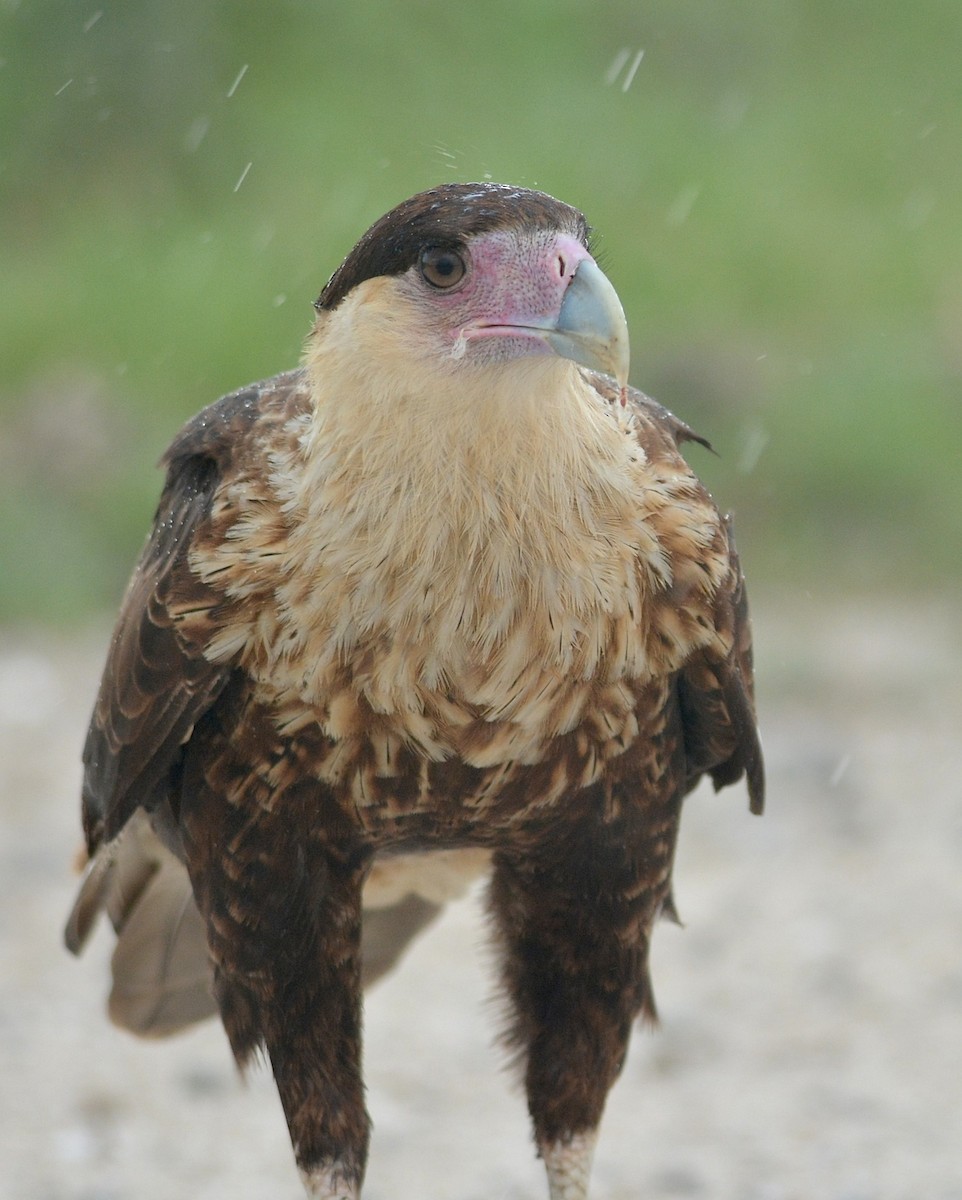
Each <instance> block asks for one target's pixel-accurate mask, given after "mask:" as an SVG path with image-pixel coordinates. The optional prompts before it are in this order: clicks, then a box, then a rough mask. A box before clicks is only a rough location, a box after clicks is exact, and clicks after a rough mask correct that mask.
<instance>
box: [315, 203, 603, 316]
mask: <svg viewBox="0 0 962 1200" xmlns="http://www.w3.org/2000/svg"><path fill="white" fill-rule="evenodd" d="M522 225H523V226H526V227H528V228H534V229H539V228H540V229H561V230H565V231H566V232H568V233H570V234H571V235H572V236H573V237H576V238H579V239H580V240H581V241H582V242H584V243H585V244H587V238H588V224H587V222H586V221H585V218H584V217H583V216H582V214H581V213H580V212H579V211H578V210H577V209H576V208H572V207H571V206H570V205H569V204H562V203H561V201H560V200H555V199H554V197H552V196H548V195H546V194H545V193H544V192H535V191H531V190H529V189H528V188H516V187H512V186H510V185H509V184H504V183H444V184H441V185H440V186H439V187H436V188H431V189H430V191H427V192H419V193H418V195H416V196H412V197H411V199H410V200H405V201H404V203H403V204H399V205H398V206H397V208H392V209H391V211H390V212H389V213H385V215H384V216H383V217H381V218H380V219H379V220H377V221H375V222H374V224H373V225H372V226H371V228H370V229H369V230H368V231H367V233H365V234H364V235H363V237H361V239H360V240H359V241H358V243H357V245H356V246H355V247H354V249H353V250H352V251H351V252H350V254H348V256H347V258H345V259H344V261H343V262H342V263H341V265H340V266H339V267H338V268H337V270H336V271H335V272H334V274H333V275H332V276H331V278H330V279H329V280H328V282H327V286H326V287H325V288H324V291H323V292H321V295H320V298H319V299H318V301H317V303H316V304H315V308H317V309H319V310H330V309H333V308H336V307H337V306H338V304H340V302H341V301H342V300H343V299H344V297H345V296H346V295H347V294H348V292H350V291H351V289H352V288H355V287H357V285H358V284H359V283H363V281H364V280H365V279H373V278H375V277H376V276H378V275H400V274H401V273H402V272H403V271H406V270H407V269H408V267H411V266H413V265H414V263H416V262H417V260H418V257H419V256H420V253H421V251H422V250H423V249H424V247H425V246H426V245H431V246H442V247H451V248H455V247H457V246H460V245H463V244H464V242H466V241H467V240H468V238H471V237H474V236H475V235H476V234H479V233H488V232H490V231H492V230H495V229H505V228H509V227H511V226H522Z"/></svg>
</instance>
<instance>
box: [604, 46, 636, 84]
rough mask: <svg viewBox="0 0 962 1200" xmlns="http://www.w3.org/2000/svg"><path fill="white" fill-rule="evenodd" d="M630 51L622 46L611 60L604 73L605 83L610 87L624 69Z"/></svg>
mask: <svg viewBox="0 0 962 1200" xmlns="http://www.w3.org/2000/svg"><path fill="white" fill-rule="evenodd" d="M630 54H631V51H630V50H629V49H628V47H627V46H623V47H622V48H621V49H620V50H619V51H618V53H617V54H616V55H615V57H614V58H613V59H612V60H611V66H610V67H609V68H608V70H607V71H605V83H607V84H608V86H609V87H610V86H611V85H612V84H613V83H614V82H615V80H616V79H617V78H618V76H619V75H620V74H621V72H622V70H623V69H624V65H625V63H626V62H627V61H628V56H629V55H630Z"/></svg>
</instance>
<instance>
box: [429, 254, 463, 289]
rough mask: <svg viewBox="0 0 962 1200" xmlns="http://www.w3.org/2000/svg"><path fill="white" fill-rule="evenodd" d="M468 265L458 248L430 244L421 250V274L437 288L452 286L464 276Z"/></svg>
mask: <svg viewBox="0 0 962 1200" xmlns="http://www.w3.org/2000/svg"><path fill="white" fill-rule="evenodd" d="M466 270H467V267H466V266H465V265H464V259H463V258H462V257H461V255H460V254H458V252H457V250H445V249H443V248H442V247H441V246H428V247H427V249H425V250H422V251H421V274H422V275H423V276H424V278H425V279H426V280H427V282H428V283H429V284H430V285H431V286H432V287H436V288H451V287H454V285H455V284H456V283H460V282H461V280H462V279H463V278H464V273H465V271H466Z"/></svg>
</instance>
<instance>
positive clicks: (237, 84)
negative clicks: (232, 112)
mask: <svg viewBox="0 0 962 1200" xmlns="http://www.w3.org/2000/svg"><path fill="white" fill-rule="evenodd" d="M249 66H250V63H244V65H243V66H242V67H241V69H240V70H239V71H238V72H237V78H236V79H235V80H234V82H233V83H232V84H231V85H230V87H229V88H228V89H227V99H228V100H229V99H230V98H231V96H233V94H234V93H235V92H236V91H237V89H238V88H239V87H240V81H241V80H242V79H243V78H244V76H245V75H246V74H247V68H248V67H249Z"/></svg>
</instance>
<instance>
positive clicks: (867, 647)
mask: <svg viewBox="0 0 962 1200" xmlns="http://www.w3.org/2000/svg"><path fill="white" fill-rule="evenodd" d="M756 611H757V612H758V613H759V614H760V615H759V617H758V618H757V619H756V629H757V639H756V640H757V642H758V659H759V663H760V665H761V666H760V674H761V686H760V691H761V698H760V704H761V711H762V714H763V720H764V733H765V743H766V750H767V756H768V761H769V777H770V791H769V794H770V805H769V812H768V814H767V815H766V817H765V818H764V819H763V820H756V819H753V818H751V817H750V816H749V815H748V813H747V809H746V805H745V801H744V796H743V795H742V794H738V795H731V796H728V795H727V794H726V795H725V796H724V797H722V798H718V799H716V798H715V797H714V796H712V795H711V793H710V792H709V791H700V792H698V793H697V794H696V795H695V796H694V797H692V799H691V800H690V801H689V803H688V807H687V811H686V814H685V821H684V822H683V836H682V843H681V847H680V850H679V857H678V865H677V870H676V893H677V898H678V903H679V907H680V909H681V914H682V917H683V918H684V920H685V922H686V926H687V928H686V929H685V930H679V929H676V928H674V927H672V926H669V925H665V926H663V927H662V928H660V929H659V931H658V934H657V938H656V943H655V963H654V977H655V985H656V990H657V995H658V1002H659V1007H660V1010H661V1014H662V1026H661V1028H660V1030H659V1031H657V1032H656V1033H650V1032H647V1031H644V1030H639V1031H638V1032H637V1034H636V1036H635V1039H634V1045H633V1049H632V1053H631V1056H630V1058H629V1061H628V1064H627V1066H626V1068H625V1072H624V1076H623V1078H622V1081H621V1082H620V1084H619V1085H618V1087H617V1088H616V1089H615V1091H614V1092H613V1094H612V1098H611V1102H610V1105H609V1111H608V1114H607V1117H606V1121H605V1126H604V1136H603V1138H602V1141H601V1145H600V1147H599V1151H598V1158H597V1165H596V1169H595V1186H594V1195H595V1196H596V1197H597V1200H637V1198H639V1197H644V1198H645V1200H678V1198H687V1200H701V1198H703V1197H704V1198H705V1200H708V1198H711V1200H918V1198H920V1197H925V1198H926V1200H962V954H960V940H962V736H960V735H962V686H960V672H959V668H960V666H962V623H960V621H959V619H958V613H957V612H953V610H952V608H951V606H950V605H949V604H948V603H946V604H942V603H940V602H936V601H932V602H930V603H925V604H913V605H910V604H904V605H898V604H894V603H893V604H891V605H889V606H888V607H885V608H884V609H867V608H861V607H858V606H856V605H851V604H849V605H847V606H845V607H844V608H841V609H837V610H832V609H829V608H828V607H823V606H818V605H815V604H812V605H810V606H809V605H804V604H800V603H797V604H794V605H792V606H791V607H790V608H786V607H785V606H784V605H778V604H776V603H775V602H774V601H773V600H771V599H769V600H766V601H757V602H756ZM103 643H104V637H103V636H100V637H96V638H95V637H91V638H88V639H86V640H83V641H77V642H72V643H64V642H61V641H45V640H43V639H41V638H40V637H36V638H31V639H23V638H20V639H17V638H15V637H13V636H12V635H10V636H7V637H6V638H0V806H2V807H0V914H2V915H0V1046H2V1050H0V1055H2V1060H0V1061H2V1070H0V1142H2V1150H0V1198H2V1200H7V1198H8V1197H9V1198H11V1200H12V1198H16V1200H67V1198H70V1200H134V1198H136V1200H170V1198H171V1197H191V1198H192V1200H220V1198H222V1197H223V1198H227V1197H230V1198H231V1200H243V1198H247V1197H250V1198H251V1200H254V1198H258V1200H260V1198H262V1197H266V1196H270V1197H290V1198H291V1200H296V1198H297V1197H298V1196H299V1194H300V1193H299V1185H298V1182H297V1177H296V1174H295V1171H294V1168H293V1165H292V1162H291V1158H290V1152H289V1149H288V1145H287V1135H286V1131H285V1129H284V1125H283V1121H282V1118H281V1115H280V1110H279V1106H278V1103H277V1101H276V1098H275V1096H274V1092H273V1086H272V1083H271V1080H270V1077H269V1072H267V1071H266V1070H258V1071H256V1072H255V1073H254V1075H253V1077H252V1079H251V1081H250V1083H249V1085H248V1086H247V1087H243V1086H240V1085H239V1084H238V1082H237V1079H236V1076H235V1073H234V1070H233V1067H232V1065H231V1061H230V1057H229V1054H228V1051H227V1047H226V1043H225V1040H224V1037H223V1035H222V1033H221V1032H220V1030H219V1029H218V1028H217V1027H216V1026H214V1025H209V1026H208V1027H205V1028H202V1029H200V1030H198V1031H197V1032H195V1033H193V1034H191V1035H189V1036H187V1037H183V1038H181V1039H179V1040H175V1041H172V1042H167V1043H162V1044H158V1045H151V1044H142V1043H138V1042H135V1041H133V1040H132V1039H130V1038H129V1037H127V1036H125V1035H122V1034H120V1033H119V1032H117V1031H116V1030H114V1029H112V1028H111V1027H110V1026H109V1025H108V1023H107V1021H106V1019H105V1018H104V1015H103V1007H102V1005H103V995H104V990H105V980H106V970H107V965H106V964H107V959H108V957H109V951H110V944H109V938H108V937H107V936H106V934H105V933H104V934H101V936H99V937H98V938H97V939H96V944H95V945H94V946H93V947H92V949H91V950H90V951H89V952H88V953H87V955H86V956H85V958H84V959H83V960H82V961H80V962H76V961H74V960H72V959H70V958H69V957H68V956H67V955H66V953H64V952H63V951H62V950H61V946H60V940H59V939H60V932H59V931H60V927H61V925H62V921H63V918H64V915H65V913H66V911H67V908H68V906H69V903H70V899H71V893H72V881H71V879H70V877H69V874H68V872H67V870H66V864H67V862H68V861H69V859H70V857H71V854H72V852H73V850H74V848H75V846H76V842H77V807H76V806H77V801H76V791H77V784H78V775H79V771H78V766H77V756H78V754H79V748H80V742H81V739H82V735H83V729H84V724H85V720H86V715H87V710H88V708H89V705H90V703H91V700H92V696H93V691H94V687H95V683H96V676H97V673H98V670H99V663H100V656H101V654H102V652H103ZM484 946H485V941H484V931H483V926H482V923H481V919H480V906H479V904H478V903H477V901H474V902H471V903H466V904H463V905H461V906H460V907H459V908H457V909H456V910H455V911H452V912H451V913H449V914H448V915H447V917H446V918H445V919H444V921H443V923H442V924H441V925H439V926H438V927H437V928H436V929H435V930H434V931H433V933H432V934H429V935H428V936H427V937H426V938H425V939H424V940H423V941H422V942H421V943H420V944H419V945H418V946H417V947H416V949H415V950H414V951H413V952H412V953H411V955H409V957H408V958H407V959H406V960H405V962H404V964H403V967H402V968H401V969H400V970H399V971H398V972H397V973H396V975H395V976H394V977H393V978H391V979H389V980H388V981H386V982H385V983H384V984H383V985H382V986H381V987H380V988H379V989H378V990H376V991H375V992H374V993H372V995H371V997H370V1000H369V1002H368V1007H367V1050H366V1057H367V1078H368V1083H369V1105H370V1108H371V1112H372V1114H373V1117H374V1121H375V1126H376V1128H375V1135H374V1143H373V1149H372V1160H371V1167H370V1171H369V1176H368V1186H367V1189H366V1191H365V1200H427V1198H430V1200H493V1198H497V1200H502V1198H504V1200H542V1198H543V1197H544V1195H545V1189H544V1186H543V1183H542V1178H541V1169H540V1164H538V1163H537V1162H536V1161H535V1160H534V1157H533V1154H532V1152H531V1148H530V1145H529V1141H528V1132H527V1125H526V1118H525V1113H524V1105H523V1102H522V1100H521V1098H520V1096H519V1094H518V1092H517V1089H515V1088H514V1087H513V1086H512V1084H511V1081H510V1077H509V1076H508V1075H507V1074H506V1073H505V1072H504V1071H503V1070H502V1069H501V1065H500V1064H501V1056H500V1055H499V1054H498V1053H497V1052H496V1051H494V1050H492V1048H491V1046H492V1042H493V1040H494V1037H495V1032H496V1030H497V1026H498V1006H497V1003H496V1002H493V1001H492V999H491V973H490V971H489V970H487V969H485V965H486V962H487V952H486V950H485V948H484Z"/></svg>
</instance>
